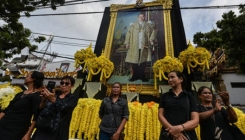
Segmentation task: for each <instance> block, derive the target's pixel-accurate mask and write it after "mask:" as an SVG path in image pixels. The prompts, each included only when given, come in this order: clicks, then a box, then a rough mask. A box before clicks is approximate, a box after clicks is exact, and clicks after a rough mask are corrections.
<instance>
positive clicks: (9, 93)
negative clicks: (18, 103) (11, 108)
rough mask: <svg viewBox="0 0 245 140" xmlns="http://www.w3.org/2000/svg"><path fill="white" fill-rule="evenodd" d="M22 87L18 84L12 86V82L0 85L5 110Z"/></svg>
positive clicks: (1, 104)
mask: <svg viewBox="0 0 245 140" xmlns="http://www.w3.org/2000/svg"><path fill="white" fill-rule="evenodd" d="M21 91H22V89H21V88H20V87H18V86H11V85H10V83H6V84H2V85H0V106H1V109H2V110H4V109H5V108H6V107H8V105H9V103H10V101H12V100H13V98H14V96H15V95H16V94H17V93H19V92H21Z"/></svg>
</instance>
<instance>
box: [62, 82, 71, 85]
mask: <svg viewBox="0 0 245 140" xmlns="http://www.w3.org/2000/svg"><path fill="white" fill-rule="evenodd" d="M64 84H65V85H66V86H68V85H70V83H69V82H60V85H64Z"/></svg>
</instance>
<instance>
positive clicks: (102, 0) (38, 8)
mask: <svg viewBox="0 0 245 140" xmlns="http://www.w3.org/2000/svg"><path fill="white" fill-rule="evenodd" d="M104 1H110V0H100V1H89V2H80V3H78V2H73V3H70V4H65V5H57V6H56V7H63V6H71V5H77V4H88V3H94V2H104ZM66 3H67V2H66ZM50 6H51V5H49V6H40V7H36V9H37V10H40V9H47V8H50Z"/></svg>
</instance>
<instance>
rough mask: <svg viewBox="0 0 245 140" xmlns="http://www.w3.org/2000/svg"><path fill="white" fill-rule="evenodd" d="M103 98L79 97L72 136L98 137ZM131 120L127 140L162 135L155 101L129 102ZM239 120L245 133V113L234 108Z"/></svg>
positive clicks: (127, 128) (198, 132)
mask: <svg viewBox="0 0 245 140" xmlns="http://www.w3.org/2000/svg"><path fill="white" fill-rule="evenodd" d="M100 104H101V100H95V99H79V101H78V105H77V107H76V108H75V109H74V111H73V115H72V120H71V124H70V135H69V136H70V138H74V137H75V134H76V133H77V138H79V139H81V138H82V134H84V139H87V140H94V138H95V137H97V139H98V134H99V124H100V121H101V120H100V118H99V116H98V112H99V107H100ZM128 106H129V112H130V115H129V120H128V121H127V123H126V125H125V129H124V133H125V138H124V139H125V140H133V139H137V140H144V139H147V140H155V139H158V138H159V136H160V130H161V124H160V122H159V120H158V106H159V104H157V103H154V102H148V103H144V104H143V105H142V104H141V103H139V102H132V103H130V102H129V103H128ZM234 110H235V112H236V114H237V116H238V122H237V123H235V124H236V125H237V126H238V127H239V128H240V129H241V131H242V132H243V133H245V124H244V122H245V114H244V113H243V112H242V111H241V110H239V109H237V108H234ZM195 130H196V133H197V136H198V139H199V140H200V126H198V127H197V128H196V129H195Z"/></svg>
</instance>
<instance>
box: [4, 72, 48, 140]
mask: <svg viewBox="0 0 245 140" xmlns="http://www.w3.org/2000/svg"><path fill="white" fill-rule="evenodd" d="M43 80H44V74H43V73H41V72H37V71H33V72H31V73H30V74H28V75H27V76H26V78H25V83H24V84H25V85H26V86H27V90H25V91H23V92H20V93H17V94H16V95H15V97H14V99H13V100H12V101H11V102H10V103H9V106H8V107H7V108H6V109H5V110H4V111H3V112H1V114H0V140H7V139H8V140H21V139H22V138H23V137H24V135H25V133H26V132H27V130H28V128H29V126H30V123H31V117H32V115H33V114H36V113H37V110H38V108H39V105H40V103H41V98H40V90H41V89H42V87H43Z"/></svg>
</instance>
